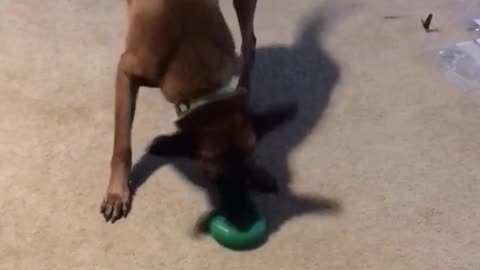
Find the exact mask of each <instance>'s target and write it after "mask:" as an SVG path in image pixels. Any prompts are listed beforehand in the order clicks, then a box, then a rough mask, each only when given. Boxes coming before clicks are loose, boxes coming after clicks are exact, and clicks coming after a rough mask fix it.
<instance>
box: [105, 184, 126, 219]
mask: <svg viewBox="0 0 480 270" xmlns="http://www.w3.org/2000/svg"><path fill="white" fill-rule="evenodd" d="M130 201H131V196H130V192H128V191H127V192H123V193H108V194H107V196H106V197H105V199H104V200H103V202H102V205H101V206H100V213H102V214H103V217H104V218H105V221H106V222H109V221H111V222H112V223H114V222H115V221H117V220H118V219H120V218H122V217H126V216H127V215H128V212H129V211H130Z"/></svg>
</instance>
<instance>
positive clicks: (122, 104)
mask: <svg viewBox="0 0 480 270" xmlns="http://www.w3.org/2000/svg"><path fill="white" fill-rule="evenodd" d="M124 59H125V57H122V58H121V60H120V63H119V64H118V68H117V79H116V89H115V132H114V144H113V155H112V160H111V175H110V181H109V184H108V188H107V194H106V197H105V199H104V201H103V203H102V206H101V212H102V213H103V215H104V217H105V220H106V221H109V220H112V222H115V221H116V220H117V219H119V218H121V217H122V216H126V215H127V213H128V210H129V208H130V200H131V194H130V190H129V187H128V178H129V175H130V169H131V165H132V150H131V142H130V141H131V128H132V122H133V118H134V114H135V104H136V97H137V93H138V89H139V85H138V84H137V83H136V82H135V80H134V79H133V78H132V76H131V75H130V74H129V72H128V71H127V68H126V65H125V61H123V60H124Z"/></svg>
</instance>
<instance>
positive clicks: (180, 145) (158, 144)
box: [147, 131, 196, 158]
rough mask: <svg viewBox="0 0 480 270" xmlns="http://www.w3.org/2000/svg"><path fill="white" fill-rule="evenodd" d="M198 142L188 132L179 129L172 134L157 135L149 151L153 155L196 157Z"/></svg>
mask: <svg viewBox="0 0 480 270" xmlns="http://www.w3.org/2000/svg"><path fill="white" fill-rule="evenodd" d="M195 149H196V142H195V140H194V137H193V136H192V135H191V134H190V133H187V132H182V131H179V132H177V133H174V134H171V135H160V136H157V137H156V138H155V139H154V140H153V141H152V143H151V144H150V146H149V147H148V148H147V152H148V153H149V154H152V155H156V156H161V157H170V158H194V156H195Z"/></svg>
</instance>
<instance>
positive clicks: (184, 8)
mask: <svg viewBox="0 0 480 270" xmlns="http://www.w3.org/2000/svg"><path fill="white" fill-rule="evenodd" d="M127 3H128V32H127V36H126V43H125V45H126V47H125V51H124V53H123V54H122V55H121V57H120V60H119V63H118V67H117V74H116V89H115V130H114V143H113V154H112V159H111V175H110V179H109V182H108V187H107V192H106V193H107V194H106V196H105V198H104V201H103V203H102V206H101V212H102V214H103V215H104V217H105V219H106V220H107V221H110V220H111V221H112V222H114V221H116V220H117V219H119V218H121V217H122V216H126V215H127V213H128V211H129V210H130V203H131V195H132V194H131V190H130V188H129V184H128V178H129V176H130V170H131V165H132V160H131V159H132V151H131V142H130V141H131V128H132V122H133V119H134V114H135V106H136V97H137V93H138V90H139V88H140V87H141V86H149V87H159V88H160V89H161V91H162V93H163V95H164V96H165V98H166V99H167V100H168V101H169V102H171V103H172V104H174V105H178V104H181V103H182V102H185V101H188V100H191V99H195V98H199V97H202V96H205V95H208V94H210V93H212V92H214V91H215V90H216V89H218V87H219V86H221V85H224V84H225V83H227V82H228V81H229V80H230V79H231V78H232V76H233V75H234V73H235V68H236V66H237V64H238V63H237V60H238V58H237V56H236V54H235V44H234V41H233V38H232V35H231V33H230V30H229V29H228V26H227V24H226V22H225V20H224V17H223V15H222V13H221V10H220V8H219V5H218V0H127ZM255 6H256V0H234V7H235V10H236V12H237V17H238V22H239V26H240V30H241V34H242V46H241V58H240V60H241V69H240V70H241V71H240V78H239V83H238V86H237V91H235V94H234V95H233V96H232V97H229V98H227V99H223V100H220V101H217V102H213V103H211V104H208V105H205V106H203V107H200V108H199V109H196V110H195V111H193V112H191V113H190V114H188V115H187V116H186V117H183V118H182V119H179V120H178V121H177V122H176V124H177V127H178V129H179V132H178V134H177V135H175V137H174V138H176V140H177V141H178V140H180V142H181V144H182V146H183V148H184V149H185V150H188V152H189V154H188V156H189V157H190V158H192V159H194V160H196V161H197V162H198V163H199V164H200V168H201V170H202V171H203V172H204V175H205V177H206V178H207V179H210V181H211V182H212V183H214V185H215V186H216V187H217V188H218V190H219V192H221V193H222V194H224V196H226V197H229V198H234V199H239V200H240V199H242V196H244V194H245V193H246V190H247V189H248V187H247V186H248V184H247V180H246V178H247V175H246V174H247V171H248V167H249V166H250V165H249V164H250V158H249V157H250V154H251V153H252V151H253V148H254V146H255V142H256V136H255V132H254V129H253V125H252V123H251V121H250V118H249V116H248V111H247V105H248V97H249V95H248V92H249V87H250V73H251V68H252V65H253V63H254V50H255V46H256V38H255V34H254V30H253V18H254V13H255ZM159 145H160V144H155V143H154V144H153V147H152V148H151V150H152V152H155V153H157V154H162V153H166V152H168V151H169V150H168V149H166V148H162V147H160V148H161V149H159Z"/></svg>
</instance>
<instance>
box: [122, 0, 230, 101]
mask: <svg viewBox="0 0 480 270" xmlns="http://www.w3.org/2000/svg"><path fill="white" fill-rule="evenodd" d="M146 2H154V3H155V4H152V5H146V4H145V3H146ZM126 45H127V49H126V53H127V54H130V55H132V58H135V59H136V61H134V62H135V65H136V66H135V69H136V72H135V73H136V75H137V76H138V77H139V78H141V79H143V80H144V81H145V82H148V84H149V85H150V86H157V87H160V88H161V89H162V92H163V94H164V95H165V98H166V99H167V100H168V101H170V102H172V103H177V102H179V101H181V100H185V99H191V98H197V97H199V96H202V95H206V94H208V92H209V91H212V90H214V89H215V88H216V87H218V86H219V85H222V84H224V83H226V82H227V81H228V80H229V79H230V78H231V76H232V75H233V73H234V71H235V66H236V63H235V62H236V55H235V45H234V41H233V38H232V35H231V33H230V30H229V29H228V26H227V24H226V22H225V20H224V18H223V15H222V14H221V11H220V9H219V7H218V5H217V4H216V1H212V0H176V1H173V0H148V1H133V2H132V3H131V4H130V10H129V26H128V35H127V44H126Z"/></svg>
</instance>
